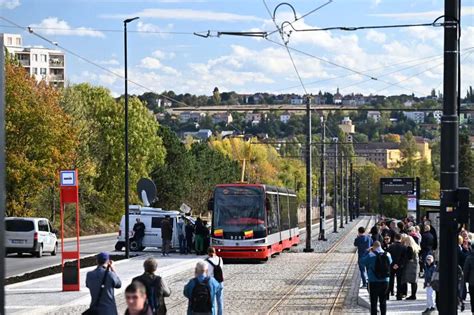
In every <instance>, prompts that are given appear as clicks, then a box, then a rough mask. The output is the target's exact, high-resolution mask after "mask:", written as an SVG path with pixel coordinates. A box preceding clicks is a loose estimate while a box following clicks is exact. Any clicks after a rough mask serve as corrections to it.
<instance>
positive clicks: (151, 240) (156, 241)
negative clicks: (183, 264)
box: [115, 205, 195, 251]
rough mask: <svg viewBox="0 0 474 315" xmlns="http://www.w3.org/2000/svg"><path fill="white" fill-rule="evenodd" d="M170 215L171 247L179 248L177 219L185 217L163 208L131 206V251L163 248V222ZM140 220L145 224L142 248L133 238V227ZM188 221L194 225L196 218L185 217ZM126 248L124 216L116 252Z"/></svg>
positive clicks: (121, 221) (177, 212)
mask: <svg viewBox="0 0 474 315" xmlns="http://www.w3.org/2000/svg"><path fill="white" fill-rule="evenodd" d="M167 215H169V216H170V219H171V226H172V227H173V239H172V240H171V247H172V248H178V247H179V242H178V232H177V229H176V223H177V221H176V220H177V218H178V217H180V216H182V215H184V214H183V213H181V212H179V211H173V210H163V209H161V208H152V207H142V206H138V205H130V211H129V225H128V226H129V237H130V250H131V251H142V250H144V249H145V247H155V248H161V247H162V240H161V221H162V220H163V219H164V218H165V216H167ZM137 218H140V220H141V221H142V222H143V223H144V224H145V236H144V238H143V242H142V247H139V246H138V243H137V242H136V241H135V239H134V238H133V226H134V225H135V223H136V219H137ZM185 218H186V220H189V221H190V222H191V223H192V224H194V222H195V220H194V218H192V217H190V216H188V215H185ZM124 247H125V216H124V215H123V216H122V219H121V220H120V230H119V235H118V237H117V243H116V244H115V250H117V251H120V250H122V249H123V248H124Z"/></svg>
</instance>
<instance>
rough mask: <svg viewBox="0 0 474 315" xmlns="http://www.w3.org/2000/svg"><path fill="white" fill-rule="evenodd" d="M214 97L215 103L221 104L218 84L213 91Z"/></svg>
mask: <svg viewBox="0 0 474 315" xmlns="http://www.w3.org/2000/svg"><path fill="white" fill-rule="evenodd" d="M212 97H213V100H214V105H219V104H220V103H221V94H220V93H219V89H218V88H217V86H216V87H215V88H214V91H212Z"/></svg>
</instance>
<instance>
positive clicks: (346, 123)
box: [339, 117, 355, 134]
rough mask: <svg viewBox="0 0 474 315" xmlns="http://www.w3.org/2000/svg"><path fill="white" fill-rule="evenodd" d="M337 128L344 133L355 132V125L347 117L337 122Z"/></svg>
mask: <svg viewBox="0 0 474 315" xmlns="http://www.w3.org/2000/svg"><path fill="white" fill-rule="evenodd" d="M339 128H340V129H341V130H342V132H344V133H345V134H352V133H355V125H353V124H352V120H351V119H350V118H349V117H344V119H343V120H342V121H341V123H340V124H339Z"/></svg>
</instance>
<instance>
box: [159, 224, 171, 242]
mask: <svg viewBox="0 0 474 315" xmlns="http://www.w3.org/2000/svg"><path fill="white" fill-rule="evenodd" d="M172 237H173V227H172V226H171V223H170V221H169V220H168V219H163V221H161V238H162V239H164V240H167V241H171V239H172Z"/></svg>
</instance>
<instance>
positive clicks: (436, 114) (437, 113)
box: [433, 110, 443, 124]
mask: <svg viewBox="0 0 474 315" xmlns="http://www.w3.org/2000/svg"><path fill="white" fill-rule="evenodd" d="M433 117H434V119H436V122H437V123H438V124H440V123H441V117H443V111H441V110H435V111H434V112H433Z"/></svg>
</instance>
